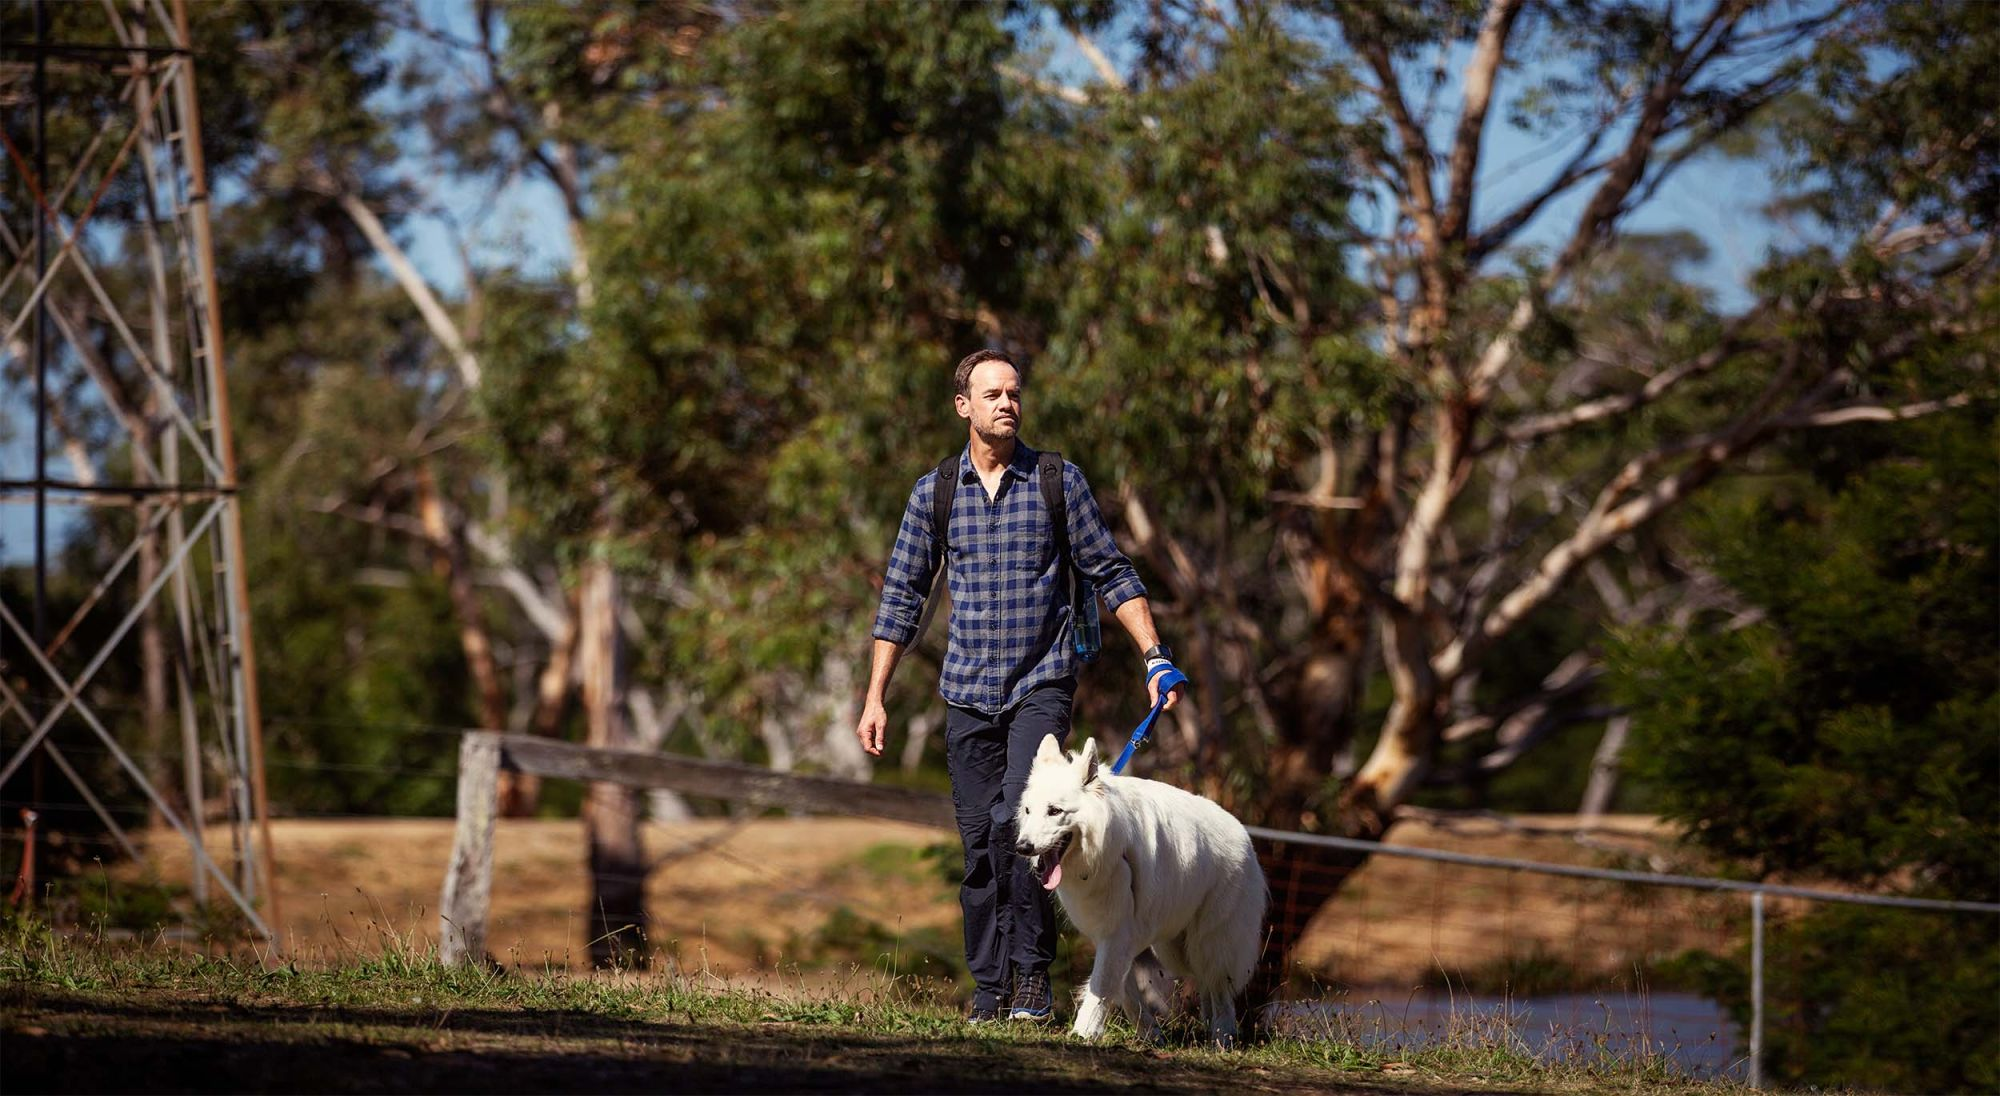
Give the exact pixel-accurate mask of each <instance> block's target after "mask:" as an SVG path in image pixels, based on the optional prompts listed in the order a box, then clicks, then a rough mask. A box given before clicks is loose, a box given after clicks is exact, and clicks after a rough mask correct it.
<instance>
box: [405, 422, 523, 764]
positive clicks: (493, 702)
mask: <svg viewBox="0 0 2000 1096" xmlns="http://www.w3.org/2000/svg"><path fill="white" fill-rule="evenodd" d="M414 479H415V481H416V489H417V516H418V518H419V520H421V521H422V522H423V527H424V536H425V537H426V538H427V539H429V541H430V543H431V553H432V556H433V557H434V560H435V566H436V569H437V573H438V577H439V578H442V579H444V581H445V587H446V589H448V590H449V591H450V592H451V606H452V609H453V611H454V612H456V613H457V615H458V640H459V644H460V646H462V647H463V648H464V649H465V664H466V668H467V669H469V670H471V671H472V683H473V687H474V688H475V689H476V690H477V692H478V697H479V726H480V728H481V729H482V730H488V731H504V730H506V729H507V694H506V691H505V690H504V689H502V688H501V685H500V670H499V667H498V666H496V665H495V664H494V661H493V642H492V640H491V639H489V638H488V637H487V635H486V618H485V614H484V613H482V612H481V611H480V608H479V594H478V593H477V591H475V590H474V589H473V588H472V567H471V564H470V563H469V562H468V561H467V558H466V552H465V539H464V538H463V537H462V536H460V535H459V532H458V530H457V529H454V528H453V527H452V524H451V521H450V520H449V519H448V518H447V517H446V516H445V511H444V499H442V498H441V497H439V495H438V489H437V478H436V476H435V475H434V474H433V473H432V472H431V464H430V461H428V460H419V461H417V463H416V468H415V472H414Z"/></svg>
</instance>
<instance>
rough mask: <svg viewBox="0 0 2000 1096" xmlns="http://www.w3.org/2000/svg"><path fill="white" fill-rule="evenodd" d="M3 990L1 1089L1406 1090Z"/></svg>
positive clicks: (580, 1018) (1148, 1059)
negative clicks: (3, 1080) (3, 1073)
mask: <svg viewBox="0 0 2000 1096" xmlns="http://www.w3.org/2000/svg"><path fill="white" fill-rule="evenodd" d="M5 1005H6V1009H5V1011H6V1015H5V1017H4V1022H0V1061H4V1062H5V1064H6V1065H5V1071H6V1082H7V1083H6V1088H7V1089H8V1090H9V1091H14V1092H559V1093H570V1092H575V1093H598V1092H607V1093H610V1092H646V1093H658V1092H741V1091H777V1092H1019V1091H1032V1092H1136V1091H1149V1092H1213V1091H1221V1090H1227V1091H1233V1092H1267V1093H1279V1092H1284V1093H1291V1092H1350V1093H1359V1092H1388V1091H1397V1090H1404V1091H1407V1089H1405V1087H1404V1086H1401V1085H1397V1084H1394V1083H1383V1082H1381V1081H1373V1079H1369V1078H1356V1079H1354V1080H1352V1081H1350V1080H1349V1079H1347V1078H1339V1079H1338V1083H1336V1082H1335V1079H1334V1078H1332V1077H1329V1076H1327V1075H1325V1074H1321V1075H1318V1076H1313V1077H1302V1076H1299V1075H1298V1074H1296V1073H1293V1072H1291V1071H1289V1070H1273V1069H1255V1068H1237V1067H1232V1066H1231V1065H1229V1064H1227V1063H1223V1062H1216V1061H1213V1060H1210V1061H1186V1060H1177V1058H1176V1056H1174V1055H1171V1054H1167V1055H1161V1054H1157V1053H1151V1052H1147V1051H1144V1050H1140V1049H1135V1048H1132V1047H1124V1046H1082V1045H1077V1044H1073V1043H1065V1042H1061V1041H1058V1040H1054V1039H1051V1040H1049V1041H1046V1042H1044V1041H1039V1040H1032V1039H1029V1040H1015V1039H1008V1038H992V1037H985V1036H980V1035H973V1034H966V1035H946V1036H938V1035H926V1036H917V1035H898V1034H872V1033H868V1032H859V1031H855V1030H853V1029H851V1028H842V1027H836V1026H823V1025H804V1024H787V1023H756V1024H734V1023H717V1022H713V1021H701V1022H679V1021H676V1020H674V1019H672V1018H668V1019H664V1020H660V1021H642V1020H631V1019H613V1018H607V1017H604V1016H602V1015H597V1014H593V1013H588V1012H581V1011H569V1010H544V1011H512V1010H500V1009H466V1010H455V1011H433V1010H421V1011H419V1010H401V1009H387V1008H351V1007H342V1008H314V1007H309V1006H297V1005H264V1004H232V1003H217V1002H213V1001H199V1002H191V1001H186V1000H147V999H144V998H138V999H133V998H129V997H128V998H124V999H120V1000H104V999H101V998H96V997H80V996H71V995H67V994H61V993H46V994H45V993H32V994H19V993H18V992H17V993H15V994H9V995H7V999H6V1001H5ZM1371 1081H1373V1083H1371Z"/></svg>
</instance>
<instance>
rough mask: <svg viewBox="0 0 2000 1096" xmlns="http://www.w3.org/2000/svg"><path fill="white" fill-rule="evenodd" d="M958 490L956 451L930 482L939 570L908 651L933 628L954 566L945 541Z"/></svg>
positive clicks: (947, 541)
mask: <svg viewBox="0 0 2000 1096" xmlns="http://www.w3.org/2000/svg"><path fill="white" fill-rule="evenodd" d="M957 493H958V454H956V453H954V454H952V455H951V456H949V457H946V458H945V459H943V460H941V461H939V462H938V466H937V478H936V479H935V480H934V481H933V482H932V483H931V550H932V551H933V552H936V553H937V573H936V574H935V575H934V576H933V577H932V578H931V592H930V594H929V595H927V596H926V597H925V598H924V612H923V615H922V616H920V617H918V618H917V634H916V635H915V636H913V637H911V639H910V642H909V646H907V647H904V648H903V649H904V650H905V651H908V650H911V649H914V648H915V647H916V645H917V643H918V642H919V641H921V640H922V639H923V638H924V633H925V632H928V631H930V630H931V617H933V616H935V615H937V607H938V602H939V601H941V600H943V599H942V598H940V597H939V596H938V595H940V594H942V593H943V592H944V587H945V580H944V576H945V572H946V571H949V570H950V569H951V567H950V553H949V552H947V551H946V545H948V544H949V543H951V541H950V537H951V500H952V496H953V495H955V494H957Z"/></svg>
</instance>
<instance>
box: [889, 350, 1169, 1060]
mask: <svg viewBox="0 0 2000 1096" xmlns="http://www.w3.org/2000/svg"><path fill="white" fill-rule="evenodd" d="M953 383H954V386H955V389H956V394H955V395H954V396H953V398H952V403H953V405H954V406H955V407H956V408H957V409H958V415H959V417H960V418H962V419H965V420H966V421H967V422H968V423H969V432H970V438H969V440H968V441H967V443H966V447H965V450H964V451H963V452H962V453H961V454H960V455H959V458H958V462H957V464H956V468H957V474H958V480H957V483H956V486H954V487H953V488H952V494H951V500H952V501H951V511H950V514H949V521H948V528H947V533H946V535H945V537H944V542H943V543H939V542H938V538H937V536H936V534H935V533H934V531H933V530H934V525H933V521H932V514H931V510H932V505H933V504H932V500H933V498H935V497H936V494H935V492H936V488H937V483H936V479H937V476H938V470H937V469H933V470H932V471H930V472H928V473H926V474H925V475H924V476H923V477H922V478H921V479H919V480H917V483H916V486H915V487H914V488H913V489H911V491H910V500H909V503H908V504H907V505H906V506H905V507H904V508H903V523H902V527H901V528H900V529H899V530H897V533H896V545H895V549H894V550H893V552H892V553H891V554H890V557H889V566H888V571H887V574H886V576H885V577H884V578H883V581H882V606H881V609H880V611H879V612H878V613H877V614H876V616H875V627H874V630H873V634H874V637H875V651H874V661H873V670H872V672H871V673H870V674H869V678H868V699H867V702H866V704H865V705H864V706H863V708H862V712H861V722H860V723H859V724H858V725H857V726H856V727H855V734H856V735H858V736H859V737H860V739H861V746H862V748H863V749H865V750H867V751H868V752H869V753H870V754H873V755H875V756H877V757H879V756H881V754H882V749H883V743H884V739H885V737H886V733H887V730H888V722H889V716H888V713H887V712H886V711H885V710H884V708H883V697H884V696H885V694H886V693H887V691H888V688H889V678H890V676H891V675H892V674H894V673H895V670H896V663H897V661H898V660H899V659H900V658H901V657H902V653H903V650H904V649H905V648H906V647H907V646H909V645H910V644H911V643H912V642H914V641H915V640H916V638H917V633H918V631H919V623H920V622H921V621H922V620H923V609H924V601H925V598H926V596H927V595H928V594H929V592H930V590H931V585H932V580H933V578H934V577H935V575H936V573H937V568H938V566H939V564H940V563H941V562H942V561H943V560H944V559H945V558H946V557H947V556H948V557H949V559H950V565H949V567H950V569H949V571H948V572H947V579H948V581H949V582H950V584H951V603H952V604H951V621H950V626H949V630H948V634H949V641H948V644H947V648H946V653H945V660H944V671H943V676H942V680H941V681H940V682H939V689H938V691H939V692H940V693H942V694H943V695H944V699H945V702H946V704H947V708H946V714H945V759H946V764H947V765H948V767H949V769H950V772H951V792H952V803H953V806H954V808H955V810H956V812H957V820H958V831H959V837H960V838H961V840H962V841H963V842H964V845H965V877H964V880H963V881H962V883H961V885H960V888H959V903H960V905H961V907H963V909H964V911H965V958H966V963H967V965H968V966H969V967H970V968H971V971H972V977H973V981H974V984H975V989H974V992H973V998H972V1011H971V1014H970V1016H969V1017H968V1018H969V1019H970V1020H971V1021H972V1022H974V1023H983V1022H987V1021H992V1020H997V1019H999V1018H1000V1017H1001V1016H1002V1015H1003V1014H1004V1015H1010V1016H1011V1017H1013V1018H1014V1019H1023V1020H1036V1021H1047V1020H1050V1019H1052V1018H1053V1016H1054V1008H1053V999H1052V996H1051V994H1050V992H1049V976H1048V971H1049V963H1050V961H1051V960H1052V959H1053V958H1054V957H1055V943H1056V923H1055V909H1054V905H1053V903H1052V902H1051V900H1050V896H1049V894H1048V892H1047V891H1045V890H1043V889H1042V888H1041V886H1040V885H1039V883H1038V881H1037V880H1036V879H1035V878H1034V872H1033V868H1032V866H1031V865H1030V864H1029V862H1028V860H1027V858H1025V857H1018V856H1016V855H1015V854H1014V851H1013V848H1014V833H1013V825H1014V811H1015V809H1016V808H1017V806H1018V805H1019V802H1020V797H1021V789H1022V787H1023V785H1025V784H1026V783H1027V779H1028V769H1029V767H1030V766H1031V765H1032V764H1033V761H1034V757H1035V750H1036V747H1037V746H1038V745H1039V744H1040V742H1041V740H1042V736H1044V735H1048V734H1053V735H1055V736H1056V739H1057V740H1058V741H1064V740H1066V739H1067V738H1068V736H1069V723H1070V704H1071V701H1072V700H1073V699H1074V697H1075V693H1076V652H1075V649H1074V646H1073V644H1072V631H1071V629H1072V621H1071V620H1070V616H1071V608H1070V601H1071V599H1070V597H1069V579H1068V576H1067V574H1066V573H1065V569H1066V568H1067V567H1068V566H1069V565H1070V564H1071V563H1072V562H1073V564H1074V566H1075V567H1076V569H1077V570H1078V571H1080V572H1082V573H1083V574H1084V575H1086V576H1088V578H1089V579H1090V580H1091V582H1093V583H1094V584H1095V585H1096V587H1097V590H1098V592H1099V593H1100V594H1101V595H1102V596H1103V598H1104V602H1105V604H1106V605H1108V606H1109V607H1110V608H1111V611H1112V613H1113V614H1114V615H1116V616H1117V618H1118V622H1119V623H1120V624H1122V625H1124V626H1125V630H1126V631H1127V632H1130V633H1131V635H1132V639H1133V641H1134V642H1136V643H1137V644H1138V645H1139V649H1140V650H1141V651H1142V652H1143V653H1144V657H1145V659H1146V662H1147V665H1148V669H1149V670H1150V669H1152V668H1153V667H1156V666H1158V665H1160V664H1161V663H1165V662H1167V661H1168V660H1170V659H1171V658H1172V657H1173V654H1172V652H1170V651H1169V650H1168V649H1167V648H1166V646H1165V645H1164V644H1162V643H1161V642H1160V637H1159V635H1158V634H1157V633H1156V632H1155V631H1154V630H1153V615H1152V611H1151V609H1150V608H1149V606H1148V605H1147V602H1146V591H1145V587H1144V586H1143V585H1141V583H1140V581H1139V576H1138V574H1137V572H1135V571H1133V569H1132V564H1131V562H1130V561H1129V560H1127V559H1126V558H1125V556H1124V555H1123V554H1122V553H1121V552H1119V551H1118V546H1117V545H1116V544H1115V543H1114V542H1113V541H1112V539H1111V533H1110V531H1109V530H1108V529H1106V528H1105V526H1104V515H1103V514H1102V513H1101V512H1100V511H1099V510H1098V508H1097V501H1096V499H1094V498H1093V497H1091V493H1090V487H1089V485H1088V484H1086V483H1085V482H1084V478H1083V473H1082V472H1080V471H1078V470H1077V467H1076V466H1075V465H1074V464H1070V463H1068V462H1064V463H1063V464H1062V469H1061V475H1062V477H1063V482H1062V487H1063V489H1062V492H1061V497H1062V499H1063V502H1064V508H1065V509H1067V511H1068V513H1067V514H1062V515H1051V514H1050V513H1049V506H1048V503H1047V502H1046V501H1045V496H1044V493H1043V488H1042V483H1041V475H1042V462H1041V460H1040V454H1038V453H1037V452H1035V451H1034V450H1032V449H1030V448H1028V446H1026V445H1024V444H1022V443H1021V441H1020V429H1021V373H1020V370H1019V369H1018V368H1017V367H1016V366H1015V364H1014V362H1013V361H1012V359H1010V358H1008V357H1007V355H1005V354H1002V353H1000V352H998V351H993V350H981V351H978V352H976V353H973V354H970V355H967V356H966V358H965V360H963V361H961V362H959V363H958V368H957V370H956V372H955V373H954V375H953ZM1052 520H1060V521H1064V522H1066V527H1067V529H1068V532H1069V550H1070V560H1067V561H1066V560H1064V559H1061V558H1058V556H1059V552H1058V549H1057V546H1056V541H1055V540H1054V539H1053V533H1054V526H1053V525H1052V524H1051V522H1052ZM1153 680H1155V679H1153V678H1152V677H1151V676H1150V675H1149V677H1148V682H1149V684H1148V693H1149V695H1148V697H1147V701H1148V703H1155V702H1158V701H1159V697H1158V695H1157V692H1156V689H1155V687H1154V686H1153V685H1152V684H1151V682H1152V681H1153ZM1179 699H1180V686H1175V687H1174V689H1173V690H1172V691H1170V692H1169V694H1168V696H1167V698H1166V700H1165V702H1164V705H1163V707H1166V708H1171V707H1173V706H1174V704H1175V703H1177V702H1178V701H1179Z"/></svg>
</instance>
